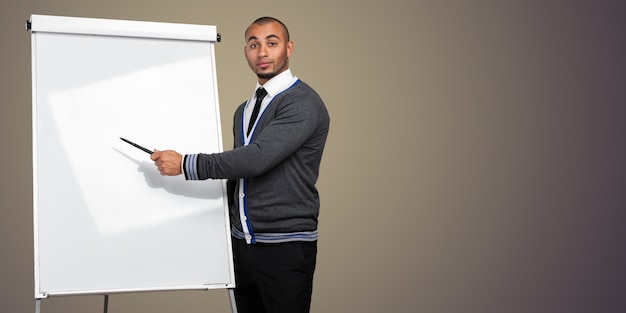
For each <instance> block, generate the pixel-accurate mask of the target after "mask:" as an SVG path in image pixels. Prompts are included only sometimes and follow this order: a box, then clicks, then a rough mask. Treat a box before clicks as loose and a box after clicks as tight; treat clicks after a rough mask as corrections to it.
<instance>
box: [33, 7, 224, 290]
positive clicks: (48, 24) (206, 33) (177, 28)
mask: <svg viewBox="0 0 626 313" xmlns="http://www.w3.org/2000/svg"><path fill="white" fill-rule="evenodd" d="M29 28H30V31H31V33H32V34H31V44H32V65H33V66H32V78H33V79H32V130H33V134H32V136H33V137H32V138H33V142H32V149H33V152H32V153H33V160H32V161H33V230H34V250H35V251H34V274H35V298H37V299H42V298H47V297H48V296H55V295H81V294H111V293H126V292H151V291H170V290H198V289H200V290H208V289H220V288H234V287H235V279H234V267H233V256H232V243H231V240H230V223H229V218H228V202H227V198H226V186H225V182H224V181H221V188H222V198H223V203H224V205H223V217H224V229H225V232H226V234H225V235H226V238H227V240H226V241H227V242H226V246H227V251H226V254H227V258H228V267H229V272H228V277H229V279H228V281H227V282H225V283H224V282H219V283H212V282H203V283H198V284H191V285H177V286H171V285H163V286H156V287H155V286H152V287H145V288H144V287H135V288H110V289H108V288H107V289H90V290H62V291H54V292H47V291H45V290H42V289H41V287H42V286H41V282H40V275H41V272H40V265H41V264H40V252H39V250H40V242H39V235H40V233H39V227H40V220H39V219H40V218H39V201H40V200H39V193H40V190H39V184H38V182H39V170H40V169H39V168H38V157H39V149H38V137H37V136H38V129H37V127H38V103H39V102H38V86H37V82H38V80H37V47H36V42H37V38H36V37H37V33H62V34H81V35H97V36H114V37H139V38H156V39H171V40H188V41H206V42H210V45H211V47H210V50H211V62H212V64H213V67H212V69H211V70H212V73H210V74H211V75H212V81H213V86H210V87H207V88H213V90H212V93H213V94H214V101H215V110H216V111H217V112H216V120H215V121H212V122H214V123H215V131H216V132H217V137H218V138H217V140H218V142H219V148H218V149H219V151H216V152H221V149H222V147H223V145H222V141H221V138H222V136H221V123H220V119H219V96H218V89H217V79H216V68H215V53H214V51H215V50H214V43H215V41H216V40H218V34H217V33H216V27H215V26H210V25H192V24H177V23H161V22H144V21H126V20H112V19H93V18H77V17H63V16H48V15H31V19H30V21H29ZM129 147H130V146H129ZM130 148H131V149H134V148H132V147H130Z"/></svg>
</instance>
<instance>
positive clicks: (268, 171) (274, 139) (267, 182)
mask: <svg viewBox="0 0 626 313" xmlns="http://www.w3.org/2000/svg"><path fill="white" fill-rule="evenodd" d="M245 104H246V103H245V102H244V103H243V104H241V105H240V106H239V107H238V108H237V110H236V111H235V116H234V126H233V133H234V136H235V137H234V138H235V140H234V149H233V150H230V151H225V152H222V153H215V154H189V155H185V156H184V161H183V172H184V174H185V178H186V179H188V180H202V179H209V178H211V179H228V202H229V208H230V219H231V223H232V226H233V227H232V229H233V235H234V236H235V237H238V238H244V237H245V235H248V238H247V239H248V242H249V243H255V242H285V241H297V240H308V241H311V240H317V218H318V215H319V207H320V200H319V196H318V192H317V188H316V187H315V183H316V181H317V178H318V176H319V167H320V162H321V159H322V153H323V151H324V146H325V143H326V138H327V136H328V129H329V124H330V117H329V115H328V111H327V110H326V106H325V105H324V102H323V101H322V99H321V98H320V97H319V95H318V94H317V93H316V92H315V91H314V90H313V89H312V88H311V87H310V86H309V85H307V84H306V83H304V82H302V81H300V80H297V81H296V82H295V83H294V84H293V85H292V86H291V87H289V88H288V89H286V90H284V91H283V92H281V93H279V94H278V95H276V96H275V97H274V98H273V99H272V100H271V102H270V103H269V105H268V106H267V108H266V109H265V111H263V113H262V115H261V116H260V117H259V121H258V124H257V126H256V129H255V130H254V134H252V138H251V139H250V143H249V144H248V145H244V139H243V138H244V135H243V131H244V129H243V125H244V123H243V110H244V108H245ZM244 215H245V218H242V216H244ZM242 220H243V221H244V223H246V224H247V225H245V226H246V227H243V226H242ZM245 229H247V231H245Z"/></svg>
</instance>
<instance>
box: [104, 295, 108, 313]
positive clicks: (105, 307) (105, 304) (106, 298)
mask: <svg viewBox="0 0 626 313" xmlns="http://www.w3.org/2000/svg"><path fill="white" fill-rule="evenodd" d="M108 310H109V295H104V313H107V311H108Z"/></svg>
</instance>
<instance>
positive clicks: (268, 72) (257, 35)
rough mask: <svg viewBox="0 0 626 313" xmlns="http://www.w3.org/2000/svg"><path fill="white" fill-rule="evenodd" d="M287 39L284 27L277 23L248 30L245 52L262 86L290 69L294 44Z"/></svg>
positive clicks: (253, 25)
mask: <svg viewBox="0 0 626 313" xmlns="http://www.w3.org/2000/svg"><path fill="white" fill-rule="evenodd" d="M286 37H287V34H286V33H285V31H284V29H283V27H282V26H281V25H280V24H279V23H276V22H271V23H268V24H265V25H258V24H252V25H251V26H250V27H249V28H248V31H247V32H246V46H245V47H244V49H243V51H244V54H245V55H246V59H247V60H248V65H250V69H252V71H253V72H254V73H256V75H257V77H258V78H259V83H260V84H261V85H262V84H265V82H267V81H268V80H269V79H270V78H272V77H274V76H276V75H278V74H280V73H282V72H283V71H285V70H286V69H287V68H289V57H290V56H291V53H292V51H293V42H291V41H287V38H286Z"/></svg>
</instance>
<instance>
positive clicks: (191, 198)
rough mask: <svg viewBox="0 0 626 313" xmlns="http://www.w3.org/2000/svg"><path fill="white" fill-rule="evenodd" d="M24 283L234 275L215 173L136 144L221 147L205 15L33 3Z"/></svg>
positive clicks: (40, 288)
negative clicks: (73, 13) (174, 166)
mask: <svg viewBox="0 0 626 313" xmlns="http://www.w3.org/2000/svg"><path fill="white" fill-rule="evenodd" d="M30 27H31V40H32V78H33V97H32V99H33V110H32V112H33V124H32V125H33V191H34V192H33V209H34V214H33V216H34V235H35V237H34V238H35V242H34V243H35V262H34V264H35V296H36V298H45V297H47V296H50V295H65V294H90V293H92V294H93V293H97V294H108V293H114V292H134V291H158V290H181V289H213V288H231V287H234V274H233V265H232V264H233V263H232V253H231V242H230V225H229V222H228V220H229V219H228V211H227V200H226V196H225V194H226V188H225V183H224V181H222V180H207V181H185V180H184V177H183V175H179V176H176V177H168V176H161V175H160V174H159V172H158V171H157V169H156V167H155V166H154V163H153V162H152V161H151V160H150V158H149V154H147V153H146V152H143V151H141V150H139V149H136V148H134V147H132V146H130V145H128V144H127V143H124V142H123V141H121V140H120V137H125V138H127V139H129V140H132V141H134V142H136V143H138V144H140V145H143V146H145V147H148V148H149V149H153V148H157V149H174V150H177V151H179V152H181V153H197V152H208V153H211V152H221V151H222V141H221V138H222V136H221V125H220V115H219V104H218V93H217V83H216V70H215V55H214V44H215V41H216V36H217V34H216V32H215V26H208V25H189V24H173V23H156V22H142V21H122V20H107V19H89V18H76V17H60V16H45V15H32V16H31V20H30Z"/></svg>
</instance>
